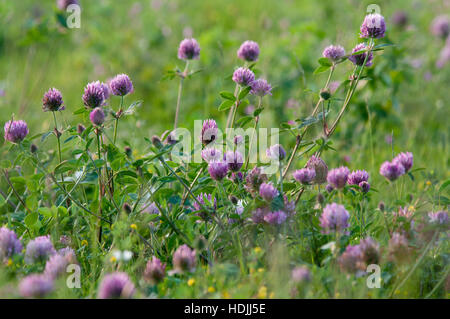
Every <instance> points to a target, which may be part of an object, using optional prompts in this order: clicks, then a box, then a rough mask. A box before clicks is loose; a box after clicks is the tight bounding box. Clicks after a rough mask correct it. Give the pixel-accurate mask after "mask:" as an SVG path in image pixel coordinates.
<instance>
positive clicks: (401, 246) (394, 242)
mask: <svg viewBox="0 0 450 319" xmlns="http://www.w3.org/2000/svg"><path fill="white" fill-rule="evenodd" d="M388 249H389V257H390V259H392V260H393V261H395V262H397V263H401V262H403V261H406V260H408V259H409V257H410V249H409V246H408V239H406V237H405V236H404V235H402V234H399V233H394V234H392V237H391V239H389V248H388Z"/></svg>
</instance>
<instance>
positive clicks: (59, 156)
mask: <svg viewBox="0 0 450 319" xmlns="http://www.w3.org/2000/svg"><path fill="white" fill-rule="evenodd" d="M52 114H53V121H54V123H55V135H56V139H57V141H58V159H59V164H61V162H62V153H61V137H60V133H59V131H58V122H57V121H56V114H55V112H54V111H53V112H52ZM61 181H62V183H63V187H64V189H66V186H65V185H64V175H63V174H62V173H61ZM66 204H67V207H69V206H70V200H69V199H68V200H67V202H66Z"/></svg>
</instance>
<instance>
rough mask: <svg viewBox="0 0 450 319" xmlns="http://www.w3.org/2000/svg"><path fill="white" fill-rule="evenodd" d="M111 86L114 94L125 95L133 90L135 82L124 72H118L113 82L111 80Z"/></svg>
mask: <svg viewBox="0 0 450 319" xmlns="http://www.w3.org/2000/svg"><path fill="white" fill-rule="evenodd" d="M109 87H110V88H111V91H112V94H114V95H117V96H125V95H127V94H128V93H132V92H133V82H131V79H130V77H129V76H128V75H126V74H123V73H122V74H117V75H116V76H115V77H114V78H113V79H112V80H111V82H109ZM102 91H103V87H102Z"/></svg>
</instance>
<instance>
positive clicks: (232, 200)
mask: <svg viewBox="0 0 450 319" xmlns="http://www.w3.org/2000/svg"><path fill="white" fill-rule="evenodd" d="M230 201H231V202H232V203H233V204H234V205H236V204H237V203H238V198H237V197H236V196H234V195H231V196H230Z"/></svg>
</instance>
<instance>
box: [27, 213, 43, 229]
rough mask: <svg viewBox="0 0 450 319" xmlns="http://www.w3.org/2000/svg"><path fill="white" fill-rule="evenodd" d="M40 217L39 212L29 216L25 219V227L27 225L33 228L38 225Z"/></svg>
mask: <svg viewBox="0 0 450 319" xmlns="http://www.w3.org/2000/svg"><path fill="white" fill-rule="evenodd" d="M38 217H39V214H38V213H37V212H33V213H31V214H28V215H27V216H26V217H25V219H24V222H25V225H27V226H28V227H29V228H32V227H33V225H34V224H36V222H37V220H38Z"/></svg>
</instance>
